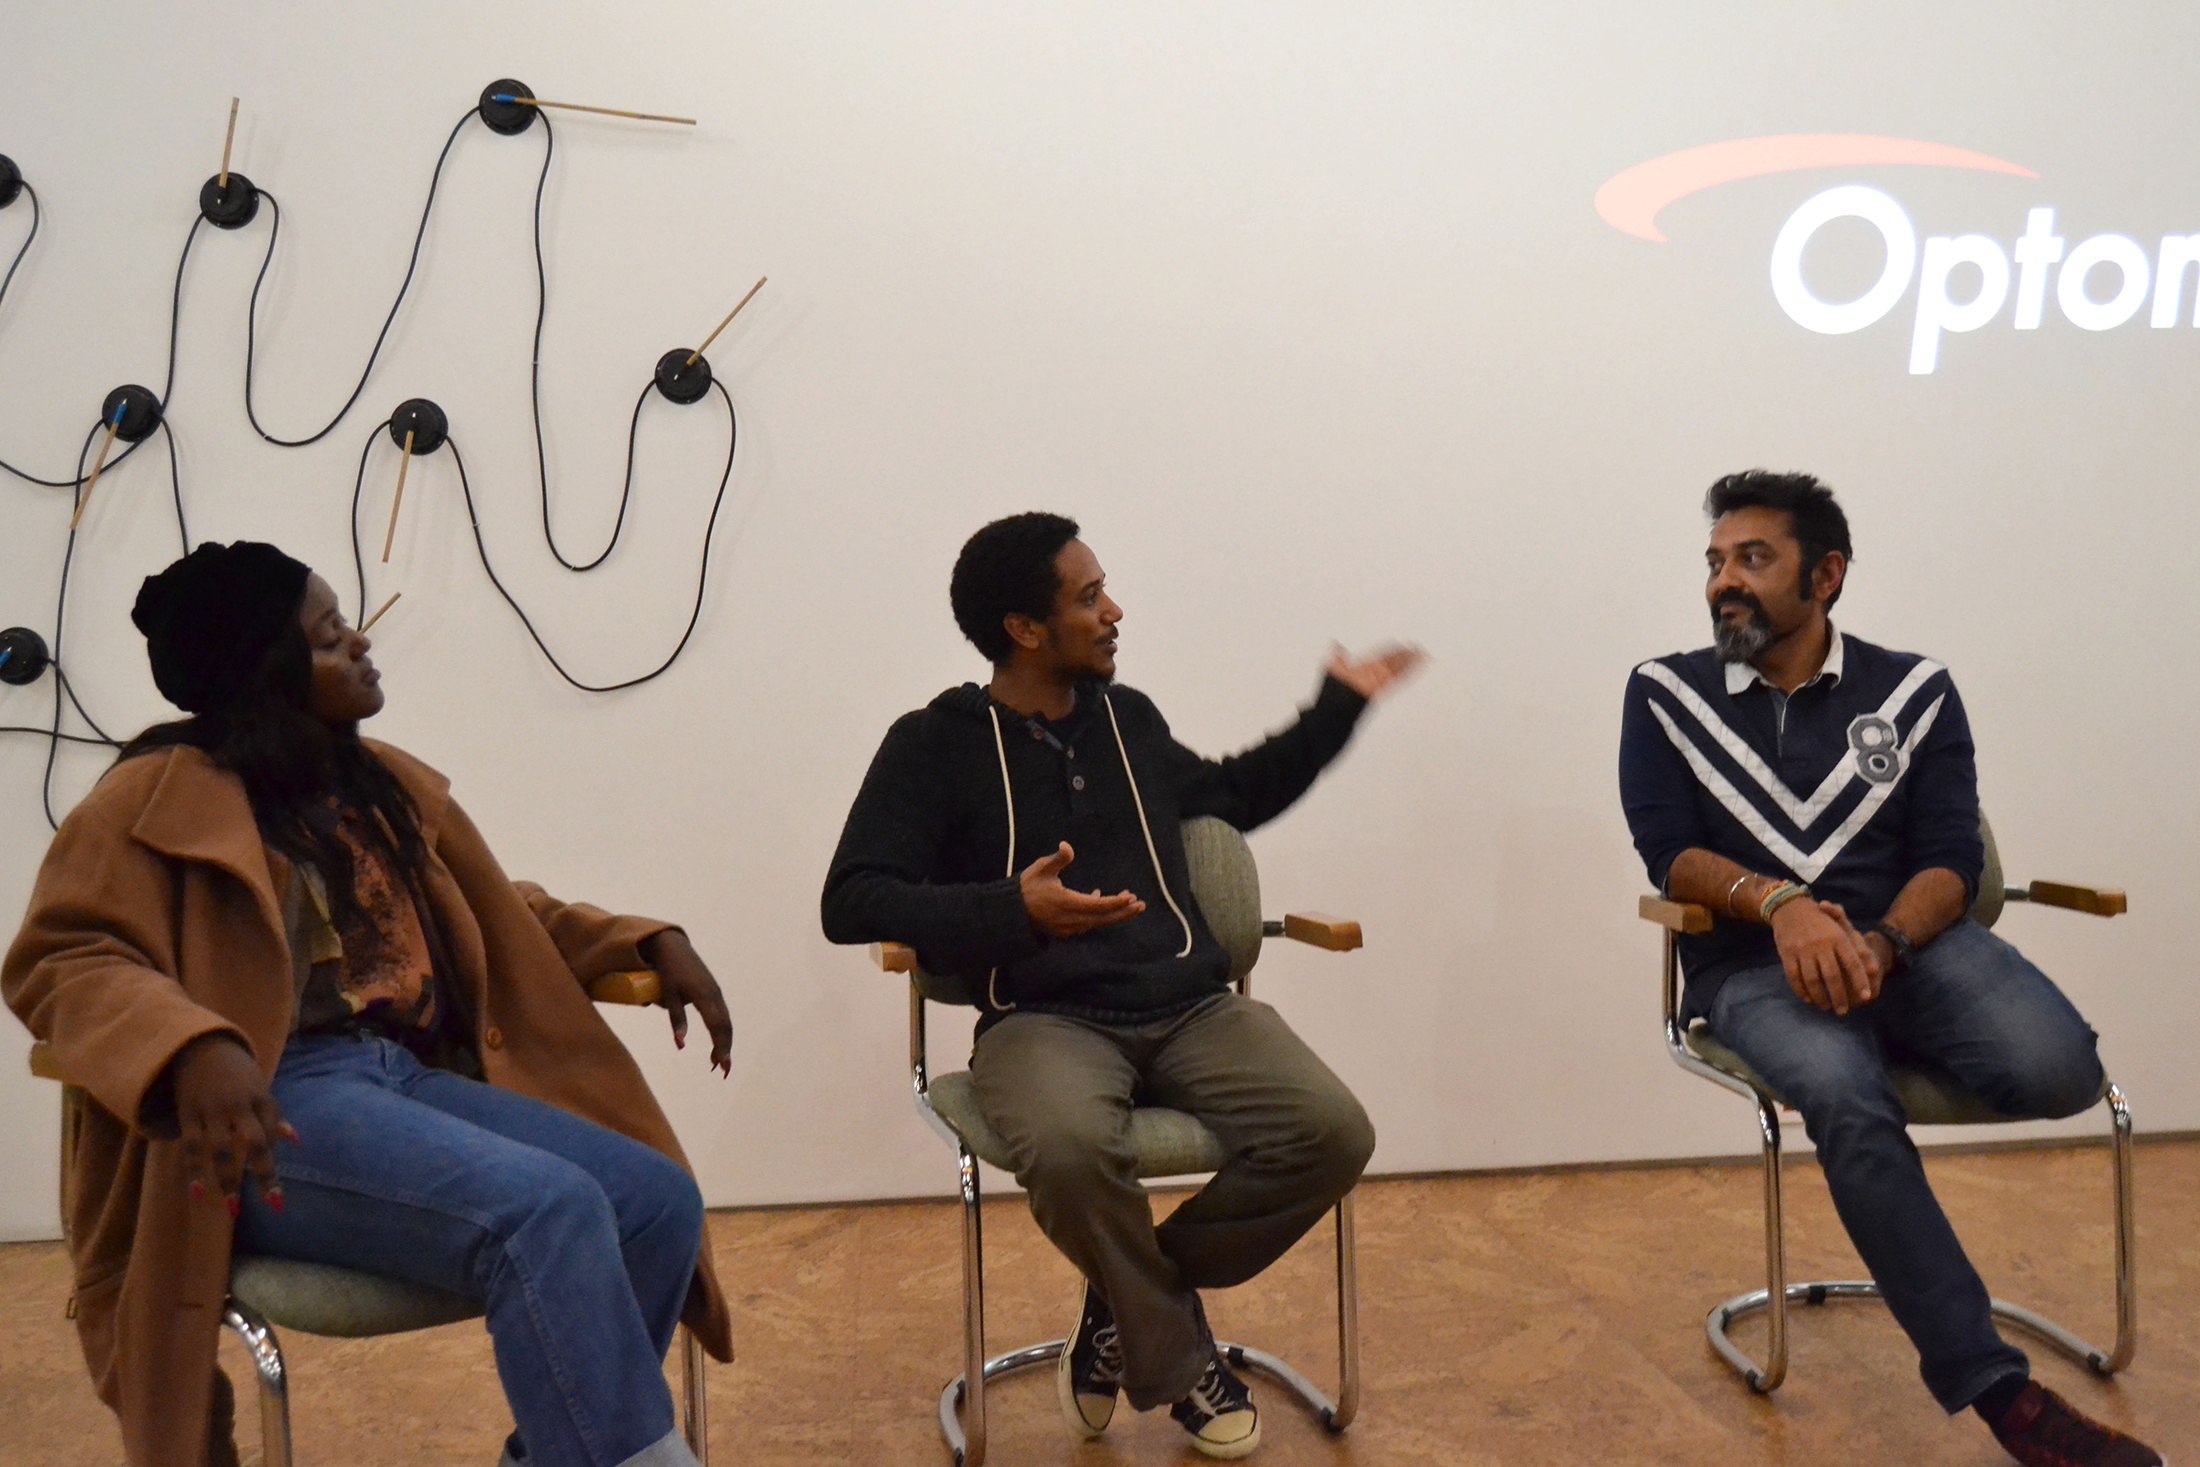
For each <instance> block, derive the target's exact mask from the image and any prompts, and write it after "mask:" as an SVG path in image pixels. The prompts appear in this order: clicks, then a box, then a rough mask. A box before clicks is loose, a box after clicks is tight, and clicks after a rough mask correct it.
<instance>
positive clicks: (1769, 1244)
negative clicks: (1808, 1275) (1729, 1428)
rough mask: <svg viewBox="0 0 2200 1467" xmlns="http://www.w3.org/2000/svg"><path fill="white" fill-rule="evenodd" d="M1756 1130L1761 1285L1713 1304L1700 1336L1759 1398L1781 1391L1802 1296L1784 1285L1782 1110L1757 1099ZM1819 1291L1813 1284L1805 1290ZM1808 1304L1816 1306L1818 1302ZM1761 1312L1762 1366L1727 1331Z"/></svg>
mask: <svg viewBox="0 0 2200 1467" xmlns="http://www.w3.org/2000/svg"><path fill="white" fill-rule="evenodd" d="M1757 1132H1758V1136H1759V1139H1760V1140H1761V1142H1762V1144H1763V1147H1764V1171H1765V1287H1763V1288H1762V1289H1758V1290H1756V1291H1755V1292H1753V1293H1748V1294H1742V1295H1739V1296H1737V1297H1735V1298H1732V1299H1729V1300H1727V1301H1726V1302H1725V1303H1724V1304H1720V1305H1717V1306H1715V1307H1714V1308H1713V1309H1712V1311H1711V1313H1710V1314H1708V1315H1706V1316H1705V1317H1704V1322H1703V1329H1704V1336H1705V1338H1706V1339H1708V1340H1710V1342H1711V1348H1712V1349H1714V1350H1716V1351H1718V1353H1719V1358H1720V1359H1722V1360H1724V1361H1726V1363H1727V1364H1728V1365H1731V1366H1733V1367H1734V1370H1735V1372H1736V1373H1737V1374H1738V1375H1740V1376H1741V1378H1742V1379H1743V1380H1745V1381H1747V1382H1749V1388H1750V1389H1751V1390H1753V1391H1756V1392H1758V1393H1759V1394H1760V1395H1764V1394H1769V1393H1771V1392H1773V1391H1776V1390H1778V1389H1779V1388H1780V1383H1781V1382H1782V1381H1784V1380H1786V1379H1787V1368H1788V1341H1787V1306H1788V1300H1789V1299H1791V1298H1800V1297H1803V1295H1801V1294H1799V1293H1798V1292H1797V1291H1796V1290H1794V1289H1790V1288H1789V1287H1788V1286H1787V1235H1786V1228H1785V1221H1784V1217H1783V1214H1782V1210H1781V1194H1780V1111H1779V1107H1778V1106H1776V1105H1774V1104H1773V1103H1772V1102H1771V1101H1770V1100H1767V1099H1765V1098H1764V1097H1763V1096H1759V1097H1758V1099H1757ZM1804 1287H1806V1288H1812V1287H1817V1286H1815V1285H1807V1286H1804ZM1811 1302H1812V1303H1816V1302H1818V1301H1817V1300H1816V1299H1812V1300H1811ZM1760 1309H1763V1310H1765V1311H1767V1313H1766V1317H1765V1354H1766V1359H1765V1363H1764V1365H1763V1366H1762V1367H1761V1368H1760V1367H1759V1366H1758V1364H1757V1362H1756V1361H1754V1360H1752V1359H1750V1358H1749V1356H1747V1355H1745V1354H1743V1353H1742V1351H1741V1348H1740V1347H1739V1346H1737V1345H1736V1344H1735V1343H1734V1342H1733V1341H1732V1340H1731V1339H1729V1338H1727V1333H1726V1331H1727V1327H1728V1326H1729V1325H1731V1324H1733V1322H1734V1321H1735V1320H1737V1319H1739V1318H1741V1317H1742V1316H1743V1315H1745V1314H1754V1313H1755V1312H1756V1311H1758V1310H1760Z"/></svg>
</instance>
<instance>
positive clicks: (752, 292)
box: [680, 275, 771, 367]
mask: <svg viewBox="0 0 2200 1467" xmlns="http://www.w3.org/2000/svg"><path fill="white" fill-rule="evenodd" d="M769 279H771V277H770V276H769V275H766V276H763V277H761V278H760V279H758V280H757V282H756V284H754V285H752V286H750V287H749V293H748V294H747V295H745V296H743V297H741V306H745V305H747V304H748V303H749V302H750V301H752V300H755V299H756V293H757V292H758V291H760V290H762V289H763V288H764V282H765V281H766V280H769ZM741 306H735V307H734V308H733V309H732V310H730V311H728V312H726V319H725V320H723V321H720V322H719V323H718V331H723V330H725V329H726V328H727V327H728V326H731V325H732V324H733V318H734V317H736V316H738V315H740V314H741ZM718 331H713V332H712V333H711V334H710V335H708V336H706V337H704V338H703V344H702V345H701V346H699V347H697V348H695V350H693V351H691V352H689V353H688V359H687V360H686V361H684V362H682V363H681V364H680V365H681V366H682V367H692V366H694V365H695V363H696V361H697V359H698V358H700V357H701V356H702V355H703V353H704V351H705V350H706V349H708V348H709V346H710V344H711V343H712V342H714V341H716V340H717V339H718Z"/></svg>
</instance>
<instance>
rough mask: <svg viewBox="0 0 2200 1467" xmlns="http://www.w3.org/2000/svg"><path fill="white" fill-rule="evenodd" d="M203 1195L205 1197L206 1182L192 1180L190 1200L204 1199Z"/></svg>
mask: <svg viewBox="0 0 2200 1467" xmlns="http://www.w3.org/2000/svg"><path fill="white" fill-rule="evenodd" d="M205 1197H206V1183H204V1182H197V1181H195V1182H193V1183H192V1184H191V1200H192V1201H193V1202H199V1201H202V1200H204V1199H205Z"/></svg>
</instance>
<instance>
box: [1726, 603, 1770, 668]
mask: <svg viewBox="0 0 2200 1467" xmlns="http://www.w3.org/2000/svg"><path fill="white" fill-rule="evenodd" d="M1727 606H1744V607H1747V608H1748V609H1749V619H1748V620H1747V621H1741V622H1734V621H1729V620H1727V618H1725V617H1723V616H1721V615H1720V614H1719V613H1720V611H1721V610H1722V609H1723V608H1725V607H1727ZM1773 640H1774V638H1773V633H1772V619H1771V618H1770V617H1768V616H1766V615H1765V608H1764V606H1763V605H1762V604H1761V603H1759V601H1758V600H1757V598H1756V597H1754V596H1752V595H1750V594H1749V593H1748V592H1747V591H1728V592H1725V593H1723V594H1722V595H1721V596H1720V597H1719V599H1718V600H1717V601H1715V602H1713V603H1712V604H1711V646H1712V650H1713V651H1715V652H1717V653H1718V655H1719V660H1720V661H1721V662H1747V661H1749V660H1750V659H1751V658H1753V657H1755V656H1756V655H1757V654H1758V653H1760V652H1762V651H1764V650H1765V648H1767V647H1769V646H1771V645H1772V643H1773Z"/></svg>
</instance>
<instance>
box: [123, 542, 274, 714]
mask: <svg viewBox="0 0 2200 1467" xmlns="http://www.w3.org/2000/svg"><path fill="white" fill-rule="evenodd" d="M312 574H313V572H312V570H311V569H310V568H309V567H308V566H306V565H305V564H303V563H302V562H300V561H295V560H292V559H291V558H290V557H289V556H287V555H285V554H283V552H282V551H280V550H277V549H276V548H275V547H274V546H272V545H262V544H260V543H258V542H256V541H252V540H239V541H237V542H236V543H234V544H231V545H216V544H214V543H212V542H211V541H209V542H208V543H207V544H204V545H201V546H200V547H199V548H198V549H196V550H194V551H192V552H191V553H190V554H189V555H186V556H185V557H184V558H183V559H181V560H179V561H177V562H176V563H175V564H174V565H171V566H170V567H168V569H166V570H164V571H162V572H161V573H160V574H159V575H157V576H147V577H146V578H145V584H144V585H142V586H140V587H139V588H138V597H137V605H136V606H134V607H132V608H131V610H130V620H132V621H134V622H136V623H137V628H138V630H139V631H141V632H143V633H145V650H146V655H147V656H148V657H149V658H150V659H151V661H152V664H153V683H154V686H156V687H158V688H159V689H160V692H161V696H162V697H164V698H166V699H167V700H168V701H169V702H171V703H173V704H175V705H176V706H177V707H178V708H181V709H182V710H183V711H184V712H186V713H206V712H209V711H211V710H213V709H216V708H219V707H221V706H222V705H223V704H224V703H227V702H228V701H229V700H230V699H232V698H234V697H236V696H237V695H238V694H239V693H241V692H243V691H244V690H245V689H246V688H247V687H249V686H250V685H251V683H252V680H253V677H254V676H255V675H256V674H257V672H258V670H259V667H260V663H261V662H262V660H263V659H265V658H266V656H267V654H268V650H269V649H270V648H272V647H273V646H274V645H275V642H276V639H277V638H278V637H280V636H281V635H282V634H283V629H284V627H285V626H286V625H288V624H290V623H294V622H295V621H297V619H298V607H299V604H300V603H301V602H303V601H304V600H305V594H306V577H308V576H310V575H312Z"/></svg>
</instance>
